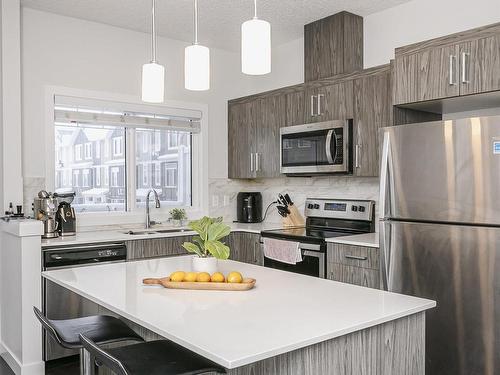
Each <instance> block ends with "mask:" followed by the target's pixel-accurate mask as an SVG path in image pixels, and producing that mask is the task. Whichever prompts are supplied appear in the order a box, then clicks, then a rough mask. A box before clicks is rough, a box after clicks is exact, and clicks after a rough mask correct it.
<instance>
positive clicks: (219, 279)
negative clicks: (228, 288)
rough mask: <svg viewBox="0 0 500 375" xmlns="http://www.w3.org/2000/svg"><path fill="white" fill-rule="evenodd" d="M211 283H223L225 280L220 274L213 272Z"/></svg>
mask: <svg viewBox="0 0 500 375" xmlns="http://www.w3.org/2000/svg"><path fill="white" fill-rule="evenodd" d="M211 280H212V282H214V283H223V282H224V280H225V277H224V275H223V274H222V273H220V272H215V273H214V274H213V275H212V279H211Z"/></svg>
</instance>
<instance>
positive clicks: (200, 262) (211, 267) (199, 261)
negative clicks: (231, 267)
mask: <svg viewBox="0 0 500 375" xmlns="http://www.w3.org/2000/svg"><path fill="white" fill-rule="evenodd" d="M193 271H194V272H208V273H209V274H210V275H211V274H213V273H214V272H217V258H214V257H206V258H200V257H198V256H194V257H193Z"/></svg>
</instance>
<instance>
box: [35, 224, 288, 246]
mask: <svg viewBox="0 0 500 375" xmlns="http://www.w3.org/2000/svg"><path fill="white" fill-rule="evenodd" d="M226 224H227V225H229V226H230V227H231V231H232V232H248V233H258V234H259V233H260V232H261V231H262V230H267V229H279V228H281V227H282V225H281V224H276V223H274V224H273V223H258V224H244V223H226ZM165 229H166V230H174V231H175V230H176V229H177V231H175V232H170V233H152V232H154V231H156V230H165ZM130 230H132V231H135V232H150V234H147V233H145V234H136V235H130V234H127V232H128V231H130ZM193 234H196V233H195V232H192V231H189V230H186V228H176V227H172V226H166V225H159V226H155V227H153V228H151V229H144V228H141V227H135V228H131V227H126V226H123V227H115V228H106V229H99V228H95V230H88V229H86V230H84V231H79V232H77V234H76V235H75V236H67V237H58V238H53V239H42V247H50V246H65V245H79V244H84V243H85V244H86V243H98V242H112V241H120V242H121V241H133V240H143V239H148V238H164V237H178V236H184V235H193Z"/></svg>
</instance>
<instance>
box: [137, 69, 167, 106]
mask: <svg viewBox="0 0 500 375" xmlns="http://www.w3.org/2000/svg"><path fill="white" fill-rule="evenodd" d="M164 95H165V68H164V67H163V66H162V65H160V64H157V63H154V62H151V63H149V64H144V65H143V66H142V101H143V102H148V103H162V102H163V98H164Z"/></svg>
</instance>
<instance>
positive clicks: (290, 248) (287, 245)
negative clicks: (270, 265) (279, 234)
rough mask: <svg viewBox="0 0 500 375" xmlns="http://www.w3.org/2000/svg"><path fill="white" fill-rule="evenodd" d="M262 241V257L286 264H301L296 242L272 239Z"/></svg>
mask: <svg viewBox="0 0 500 375" xmlns="http://www.w3.org/2000/svg"><path fill="white" fill-rule="evenodd" d="M263 240H264V256H265V257H266V258H269V259H273V260H277V261H278V262H282V263H287V264H297V263H298V262H302V254H301V252H300V249H299V243H298V242H293V241H283V240H277V239H274V238H263Z"/></svg>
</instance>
